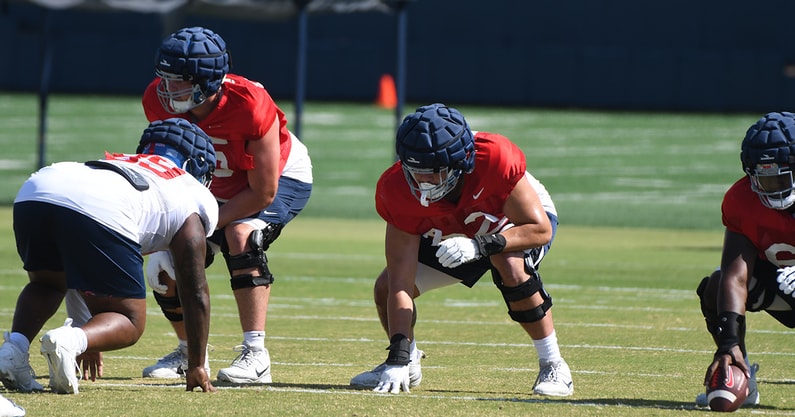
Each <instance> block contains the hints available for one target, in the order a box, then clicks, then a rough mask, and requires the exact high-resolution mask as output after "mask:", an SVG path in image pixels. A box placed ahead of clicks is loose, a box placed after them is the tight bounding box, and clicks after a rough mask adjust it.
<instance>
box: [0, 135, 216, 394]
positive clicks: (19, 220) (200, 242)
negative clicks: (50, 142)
mask: <svg viewBox="0 0 795 417" xmlns="http://www.w3.org/2000/svg"><path fill="white" fill-rule="evenodd" d="M215 161H216V159H215V152H214V151H213V146H212V143H211V142H210V139H209V138H208V137H207V135H205V134H204V132H202V131H201V129H199V128H198V127H196V125H194V124H192V123H190V122H188V121H185V120H183V119H168V120H165V121H156V122H152V123H151V124H150V125H149V127H147V128H146V129H145V130H144V132H143V135H142V136H141V139H140V142H139V145H138V149H137V152H136V154H106V157H105V159H103V160H97V161H89V162H86V163H78V162H60V163H55V164H52V165H50V166H48V167H44V168H42V169H40V170H39V171H38V172H36V173H34V174H33V175H31V177H30V178H29V179H28V180H27V181H26V182H25V183H24V184H23V185H22V187H21V189H20V190H19V193H18V194H17V196H16V199H15V200H14V208H13V216H14V235H15V237H16V246H17V251H18V253H19V256H20V258H21V259H22V262H23V267H24V269H25V270H26V271H28V277H29V280H30V282H29V283H28V284H27V285H26V286H25V288H23V290H22V292H21V293H20V294H19V298H18V299H17V304H16V310H15V311H14V317H13V322H12V325H11V332H6V333H5V342H4V343H3V345H2V346H0V380H1V381H2V382H3V385H5V387H6V389H10V390H19V391H23V392H30V391H40V390H42V386H41V384H39V383H38V382H37V381H36V379H35V373H34V372H33V369H32V368H31V366H30V362H29V354H28V351H29V349H30V343H31V342H32V341H33V339H34V338H35V337H36V336H37V334H38V333H39V331H40V330H41V329H42V327H43V326H44V324H45V323H46V322H47V320H48V319H50V317H52V316H53V315H54V314H55V313H56V312H57V310H58V308H59V306H60V304H61V301H62V300H63V299H64V295H65V293H66V291H67V289H75V290H77V293H79V294H80V296H81V298H82V300H83V301H84V303H85V306H87V308H88V311H89V312H90V313H91V314H90V318H89V319H88V320H87V322H86V323H85V324H83V325H81V326H80V327H73V326H72V325H71V324H72V319H71V318H69V319H67V320H66V322H65V323H64V325H63V326H62V327H58V328H56V329H53V330H50V331H48V332H46V333H45V334H44V336H43V337H42V338H41V353H42V354H43V355H44V357H45V358H46V359H47V363H48V366H49V375H50V382H49V386H50V388H51V389H52V391H53V392H56V393H59V394H77V393H78V391H79V388H78V376H77V375H78V374H79V369H78V367H77V363H76V358H77V356H78V355H81V354H82V353H84V352H87V351H107V350H114V349H121V348H124V347H127V346H131V345H133V344H134V343H135V342H137V341H138V339H139V338H140V337H141V334H142V333H143V331H144V327H145V324H146V282H145V279H144V273H143V254H148V253H151V252H155V251H162V250H166V249H169V250H170V251H171V253H173V254H174V264H175V271H176V284H177V287H178V288H179V290H180V295H181V298H182V301H183V304H184V309H185V311H186V312H189V314H187V315H186V317H188V318H189V319H187V318H186V326H185V328H186V334H187V339H188V349H187V351H188V366H187V368H186V370H185V375H186V378H187V380H186V383H187V390H188V391H192V390H193V389H194V388H196V387H198V388H200V389H201V390H202V391H205V392H207V391H215V388H214V387H213V385H212V384H211V382H210V377H209V375H208V374H207V372H206V371H205V369H204V367H203V366H202V365H203V364H204V362H205V360H206V358H205V354H206V351H205V346H206V345H207V337H208V332H209V322H210V299H209V292H208V289H207V281H206V278H205V273H204V262H205V258H206V253H205V249H206V243H205V241H206V237H207V236H210V235H211V234H212V232H213V230H215V226H216V223H217V219H218V205H217V203H216V202H215V199H214V198H213V196H212V194H211V193H210V191H209V190H208V189H207V185H208V184H209V182H210V180H211V179H212V172H213V170H214V168H215Z"/></svg>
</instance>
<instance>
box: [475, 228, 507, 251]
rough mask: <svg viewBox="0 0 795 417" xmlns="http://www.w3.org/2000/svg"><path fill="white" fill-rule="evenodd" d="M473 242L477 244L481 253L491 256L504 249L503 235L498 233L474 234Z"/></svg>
mask: <svg viewBox="0 0 795 417" xmlns="http://www.w3.org/2000/svg"><path fill="white" fill-rule="evenodd" d="M475 242H477V244H478V250H480V253H481V255H487V256H491V255H494V254H496V253H500V252H502V251H503V250H504V249H505V236H503V235H501V234H499V233H492V234H490V235H477V236H475Z"/></svg>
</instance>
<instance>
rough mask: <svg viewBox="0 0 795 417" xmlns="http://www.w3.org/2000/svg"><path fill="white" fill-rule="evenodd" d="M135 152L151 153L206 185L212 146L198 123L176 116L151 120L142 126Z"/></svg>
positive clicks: (212, 164) (212, 159)
mask: <svg viewBox="0 0 795 417" xmlns="http://www.w3.org/2000/svg"><path fill="white" fill-rule="evenodd" d="M135 153H138V154H155V155H160V156H163V157H165V158H168V159H170V160H171V161H173V162H174V163H175V164H177V166H178V167H180V168H182V169H184V170H185V171H186V172H187V173H188V174H190V175H193V176H194V177H195V178H196V179H197V180H199V182H201V183H202V184H204V185H205V186H208V187H209V186H210V182H211V181H212V178H213V172H214V171H215V148H213V144H212V141H210V138H209V137H208V136H207V134H206V133H204V131H203V130H201V128H199V126H196V125H195V124H193V123H191V122H189V121H187V120H185V119H180V118H172V119H166V120H155V121H154V122H152V123H150V124H149V127H147V128H146V129H144V133H143V135H141V140H140V142H139V143H138V148H137V149H136V151H135Z"/></svg>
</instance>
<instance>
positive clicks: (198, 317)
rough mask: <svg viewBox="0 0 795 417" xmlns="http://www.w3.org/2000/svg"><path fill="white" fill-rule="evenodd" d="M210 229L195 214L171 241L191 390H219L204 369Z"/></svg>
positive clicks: (187, 381) (208, 296)
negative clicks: (185, 336)
mask: <svg viewBox="0 0 795 417" xmlns="http://www.w3.org/2000/svg"><path fill="white" fill-rule="evenodd" d="M205 241H206V231H205V229H204V225H203V224H202V221H201V218H200V217H199V215H198V214H196V213H194V214H191V215H190V216H189V217H188V218H187V219H186V220H185V223H183V225H182V227H181V228H180V229H179V230H178V231H177V233H176V235H174V238H173V239H172V241H171V245H170V249H171V255H172V257H173V258H174V267H175V271H176V275H177V279H176V281H177V290H178V292H179V298H180V302H181V304H182V309H183V312H184V317H185V330H186V332H187V335H188V370H187V372H186V373H185V378H186V384H187V390H188V391H193V389H194V388H196V387H199V388H201V390H202V391H205V392H212V391H215V390H216V389H215V387H213V385H212V383H211V382H210V376H209V375H207V371H206V370H205V369H204V363H205V356H206V354H207V341H208V334H209V332H210V291H209V288H208V286H207V277H206V276H205V273H204V260H205V251H206V243H205Z"/></svg>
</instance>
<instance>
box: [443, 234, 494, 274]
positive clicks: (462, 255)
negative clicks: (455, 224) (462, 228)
mask: <svg viewBox="0 0 795 417" xmlns="http://www.w3.org/2000/svg"><path fill="white" fill-rule="evenodd" d="M482 256H483V255H482V254H481V253H480V249H478V243H477V242H476V241H475V239H470V238H468V237H451V238H450V239H446V240H445V241H443V242H442V243H440V244H439V249H438V250H437V251H436V257H437V258H439V263H440V264H442V266H443V267H445V268H455V267H457V266H459V265H461V264H465V263H467V262H472V261H474V260H477V259H480V258H481V257H482Z"/></svg>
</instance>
